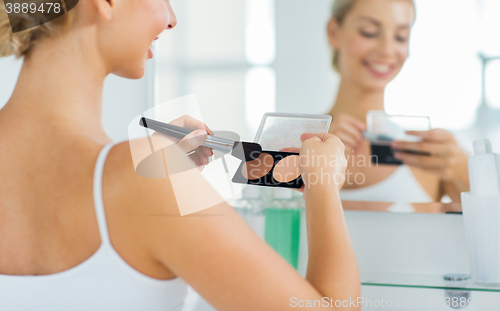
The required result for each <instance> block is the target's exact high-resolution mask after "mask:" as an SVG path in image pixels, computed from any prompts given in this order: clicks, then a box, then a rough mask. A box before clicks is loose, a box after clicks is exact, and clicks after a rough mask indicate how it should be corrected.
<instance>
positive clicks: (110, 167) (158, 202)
mask: <svg viewBox="0 0 500 311" xmlns="http://www.w3.org/2000/svg"><path fill="white" fill-rule="evenodd" d="M138 143H139V144H144V143H147V139H137V140H134V141H124V142H121V143H117V144H116V145H114V146H113V148H112V149H111V150H110V152H109V154H108V157H107V160H106V165H105V169H104V177H103V185H104V186H107V187H108V189H109V190H110V191H108V192H107V193H108V195H109V197H112V198H113V200H115V201H118V202H120V203H121V206H122V208H126V209H127V210H128V212H132V211H134V210H135V212H137V213H140V214H144V215H146V214H148V215H149V214H151V213H153V214H154V213H155V212H160V211H159V210H158V209H157V208H156V207H158V206H162V207H163V210H162V211H161V212H165V210H164V208H165V206H166V205H168V204H165V203H166V202H168V201H170V200H171V196H172V190H171V186H170V180H169V179H168V176H167V174H166V170H165V167H164V165H163V164H164V163H163V158H162V154H161V152H151V151H150V150H145V151H138V150H137V148H135V150H134V149H132V148H131V146H137V144H138ZM160 151H161V150H160ZM140 152H142V153H143V154H144V155H142V154H139V153H140ZM138 154H139V155H138ZM146 162H149V164H148V163H146ZM144 164H146V165H148V167H145V165H144ZM141 169H142V172H141V171H139V170H141ZM104 186H103V187H104Z"/></svg>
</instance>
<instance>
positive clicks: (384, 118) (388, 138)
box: [363, 110, 431, 165]
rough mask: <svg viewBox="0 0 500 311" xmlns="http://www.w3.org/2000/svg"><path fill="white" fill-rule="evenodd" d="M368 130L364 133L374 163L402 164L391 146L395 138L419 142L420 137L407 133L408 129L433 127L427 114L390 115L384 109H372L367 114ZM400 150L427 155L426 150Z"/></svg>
mask: <svg viewBox="0 0 500 311" xmlns="http://www.w3.org/2000/svg"><path fill="white" fill-rule="evenodd" d="M366 125H367V131H366V132H365V133H363V135H364V136H365V138H367V139H368V140H369V141H370V148H371V157H370V158H371V159H372V163H373V164H376V165H378V164H392V165H401V164H403V163H402V162H401V161H399V160H398V159H396V158H395V157H394V150H393V149H392V148H391V142H392V141H393V140H401V141H409V142H418V141H420V140H421V139H420V137H417V136H412V135H408V134H406V131H428V130H430V128H431V125H430V119H429V117H426V116H400V115H388V114H386V113H385V112H384V111H377V110H370V111H368V114H367V115H366ZM397 151H399V152H405V153H411V154H417V155H426V156H429V155H430V154H428V153H425V152H418V151H412V150H397Z"/></svg>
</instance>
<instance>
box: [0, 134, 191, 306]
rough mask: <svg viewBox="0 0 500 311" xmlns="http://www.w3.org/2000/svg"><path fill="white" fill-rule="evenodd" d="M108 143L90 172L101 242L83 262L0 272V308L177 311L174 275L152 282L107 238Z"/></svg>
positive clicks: (181, 291) (182, 292) (181, 289)
mask: <svg viewBox="0 0 500 311" xmlns="http://www.w3.org/2000/svg"><path fill="white" fill-rule="evenodd" d="M113 145H114V143H112V144H108V145H106V146H104V148H102V150H101V152H100V153H99V156H98V158H97V163H96V166H95V170H94V205H95V211H96V215H97V222H98V224H99V232H100V235H101V246H100V247H99V249H98V250H97V251H96V252H95V253H94V254H93V255H92V256H91V257H90V258H89V259H87V260H86V261H84V262H83V263H81V264H79V265H78V266H76V267H73V268H71V269H69V270H66V271H63V272H59V273H55V274H50V275H40V276H33V275H26V276H14V275H0V310H2V311H11V310H12V311H14V310H16V311H17V310H23V311H32V310H37V311H70V310H71V311H101V310H102V311H112V310H120V311H129V310H130V311H137V310H148V311H156V310H169V311H171V310H172V311H177V310H179V311H180V310H182V308H183V305H184V298H185V296H186V292H187V285H186V283H185V282H184V281H183V280H182V279H180V278H175V279H173V280H158V279H154V278H151V277H148V276H146V275H144V274H142V273H140V272H139V271H137V270H135V269H134V268H132V267H131V266H130V265H128V264H127V263H126V262H125V260H123V259H122V258H121V257H120V255H119V254H118V253H117V252H116V251H115V249H114V248H113V246H112V245H111V242H110V240H109V235H108V228H107V225H106V216H105V213H104V206H103V201H102V174H103V168H104V162H105V160H106V156H107V155H108V152H109V150H110V149H111V148H112V146H113Z"/></svg>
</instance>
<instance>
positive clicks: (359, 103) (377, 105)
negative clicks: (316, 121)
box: [330, 79, 384, 122]
mask: <svg viewBox="0 0 500 311" xmlns="http://www.w3.org/2000/svg"><path fill="white" fill-rule="evenodd" d="M369 110H384V90H383V89H382V90H366V89H363V88H362V87H360V86H359V85H358V84H356V83H352V82H351V81H348V80H346V79H341V81H340V86H339V91H338V93H337V99H336V100H335V104H334V106H333V107H332V109H331V110H330V115H332V116H335V115H337V114H339V113H345V114H348V115H351V116H353V117H355V118H356V119H358V120H359V121H361V122H366V114H367V113H368V111H369Z"/></svg>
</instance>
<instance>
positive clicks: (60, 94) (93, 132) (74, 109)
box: [2, 36, 110, 144]
mask: <svg viewBox="0 0 500 311" xmlns="http://www.w3.org/2000/svg"><path fill="white" fill-rule="evenodd" d="M83 37H84V36H76V37H71V38H70V37H66V36H59V37H58V38H56V39H45V40H43V41H42V42H40V44H39V45H37V46H36V47H35V50H34V51H33V53H31V55H30V56H29V57H26V58H25V59H24V61H23V65H22V68H21V72H20V74H19V78H18V81H17V84H16V87H15V89H14V92H13V94H12V96H11V98H10V100H9V102H8V103H7V104H6V105H5V107H4V109H2V110H5V111H4V112H5V113H9V114H10V115H11V116H12V115H16V116H19V118H22V119H27V118H28V119H29V121H30V122H37V121H41V122H44V124H46V126H47V127H51V130H59V129H60V130H62V131H63V132H61V134H62V135H65V134H67V135H78V136H79V137H84V138H89V139H91V140H93V141H95V142H97V143H99V144H102V143H106V142H109V141H110V139H109V137H108V136H107V135H106V133H105V131H104V128H103V125H102V90H103V84H104V79H105V77H106V76H107V75H108V72H109V70H107V68H106V67H105V65H104V64H105V63H104V62H103V61H102V57H100V55H98V52H97V51H96V50H95V49H92V48H83V47H85V46H89V45H88V44H87V45H86V44H81V43H82V40H81V39H79V38H83ZM37 125H38V123H37Z"/></svg>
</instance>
